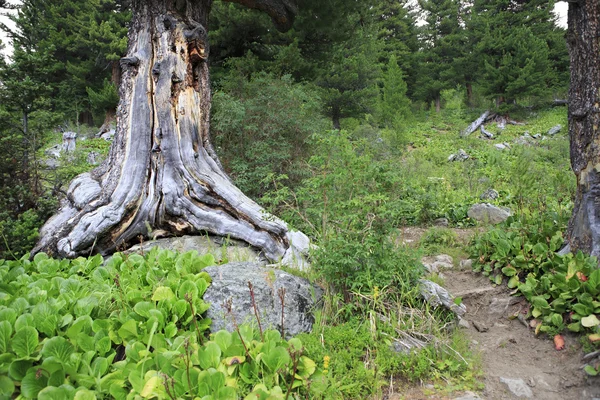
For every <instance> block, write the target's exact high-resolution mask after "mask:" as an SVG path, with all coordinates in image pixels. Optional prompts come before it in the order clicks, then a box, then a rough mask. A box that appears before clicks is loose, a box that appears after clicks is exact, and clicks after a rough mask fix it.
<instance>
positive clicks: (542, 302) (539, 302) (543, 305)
mask: <svg viewBox="0 0 600 400" xmlns="http://www.w3.org/2000/svg"><path fill="white" fill-rule="evenodd" d="M531 304H533V306H534V307H536V308H539V309H547V308H549V307H550V306H549V305H548V302H547V301H546V299H544V298H543V297H542V296H535V297H532V298H531Z"/></svg>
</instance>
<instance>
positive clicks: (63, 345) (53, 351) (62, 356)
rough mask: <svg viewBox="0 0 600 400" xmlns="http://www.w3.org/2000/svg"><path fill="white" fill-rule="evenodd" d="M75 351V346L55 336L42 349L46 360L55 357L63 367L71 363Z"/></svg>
mask: <svg viewBox="0 0 600 400" xmlns="http://www.w3.org/2000/svg"><path fill="white" fill-rule="evenodd" d="M74 351H75V349H74V348H73V345H72V344H71V343H69V342H68V341H67V339H65V338H64V337H62V336H55V337H53V338H51V339H48V341H47V342H46V343H45V344H44V347H43V348H42V356H43V357H44V358H50V357H54V358H55V359H56V360H57V361H59V362H60V363H62V364H63V365H65V364H67V363H68V362H69V358H70V357H71V354H73V352H74Z"/></svg>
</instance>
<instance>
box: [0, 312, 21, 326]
mask: <svg viewBox="0 0 600 400" xmlns="http://www.w3.org/2000/svg"><path fill="white" fill-rule="evenodd" d="M16 320H17V312H16V311H15V310H13V309H12V308H4V309H2V310H0V321H7V322H9V323H10V324H11V325H14V323H15V321H16Z"/></svg>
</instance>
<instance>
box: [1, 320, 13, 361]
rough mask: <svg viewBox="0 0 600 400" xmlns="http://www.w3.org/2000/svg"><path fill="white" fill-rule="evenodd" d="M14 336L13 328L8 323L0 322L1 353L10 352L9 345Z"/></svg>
mask: <svg viewBox="0 0 600 400" xmlns="http://www.w3.org/2000/svg"><path fill="white" fill-rule="evenodd" d="M11 335H12V326H11V325H10V322H8V321H0V353H2V354H4V353H6V352H8V343H9V341H10V336H11Z"/></svg>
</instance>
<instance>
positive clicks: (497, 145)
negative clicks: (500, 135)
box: [494, 143, 508, 150]
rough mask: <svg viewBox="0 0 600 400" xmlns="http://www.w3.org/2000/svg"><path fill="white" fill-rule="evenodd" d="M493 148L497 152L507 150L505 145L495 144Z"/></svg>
mask: <svg viewBox="0 0 600 400" xmlns="http://www.w3.org/2000/svg"><path fill="white" fill-rule="evenodd" d="M494 147H495V148H496V149H498V150H506V149H508V147H506V145H505V144H503V143H496V144H495V145H494Z"/></svg>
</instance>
